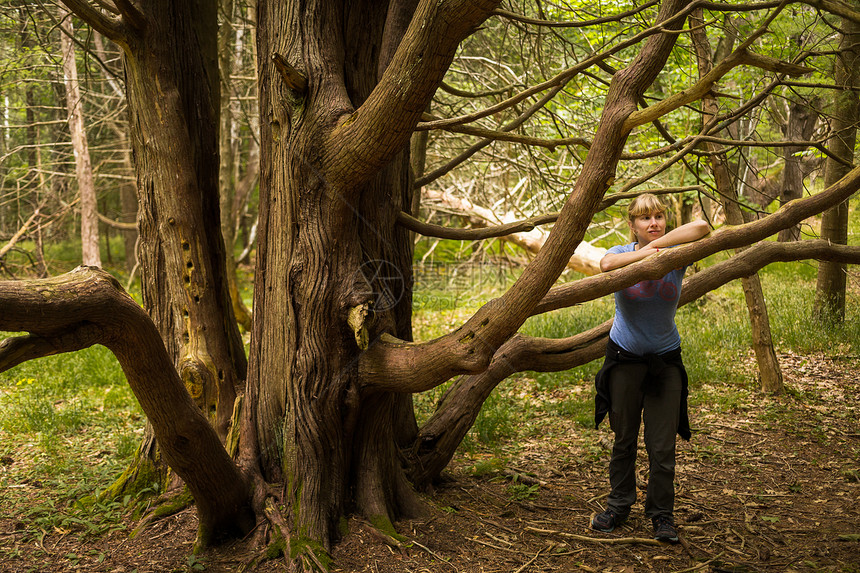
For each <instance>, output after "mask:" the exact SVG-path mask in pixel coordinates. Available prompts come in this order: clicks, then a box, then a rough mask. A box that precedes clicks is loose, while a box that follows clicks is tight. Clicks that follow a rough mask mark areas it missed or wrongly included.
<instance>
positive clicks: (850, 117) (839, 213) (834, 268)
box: [813, 2, 860, 322]
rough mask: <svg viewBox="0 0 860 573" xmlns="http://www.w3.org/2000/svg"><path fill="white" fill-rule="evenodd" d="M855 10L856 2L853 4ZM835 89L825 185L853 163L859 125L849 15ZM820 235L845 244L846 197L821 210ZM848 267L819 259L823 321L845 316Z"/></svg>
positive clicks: (858, 57) (859, 90)
mask: <svg viewBox="0 0 860 573" xmlns="http://www.w3.org/2000/svg"><path fill="white" fill-rule="evenodd" d="M852 7H853V8H854V9H855V10H856V9H857V8H858V5H857V3H856V2H854V3H853V4H852ZM833 79H834V83H835V84H836V91H835V92H834V94H833V100H834V101H833V113H832V115H833V118H832V120H831V139H830V142H829V144H828V149H829V151H830V155H829V156H828V158H827V161H826V164H825V169H824V184H825V185H827V184H829V183H832V182H834V181H838V180H839V179H840V178H841V177H843V176H844V175H845V173H847V170H848V169H849V166H850V165H852V164H853V162H854V153H855V147H856V139H857V125H858V124H860V99H858V94H860V25H858V23H857V22H856V21H853V20H851V19H848V18H844V19H843V20H842V29H841V33H840V41H839V50H838V52H837V55H836V61H835V65H834V71H833ZM821 237H822V238H823V239H826V240H828V241H830V242H832V243H834V244H837V245H847V244H848V200H846V201H844V202H843V203H840V204H839V205H837V206H835V207H833V208H831V209H828V210H827V211H825V212H824V215H823V217H822V220H821ZM846 272H847V267H846V266H845V265H841V264H839V263H833V262H822V263H821V264H820V265H819V267H818V285H817V286H816V289H815V304H814V309H813V312H815V313H816V314H817V315H818V316H820V317H822V318H823V319H826V320H833V321H836V322H841V321H843V320H844V319H845V286H846Z"/></svg>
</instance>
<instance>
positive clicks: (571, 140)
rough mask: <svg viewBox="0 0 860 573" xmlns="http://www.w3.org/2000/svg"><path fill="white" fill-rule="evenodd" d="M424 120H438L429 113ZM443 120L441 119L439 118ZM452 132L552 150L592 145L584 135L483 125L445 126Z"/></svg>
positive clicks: (587, 147) (423, 117)
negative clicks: (553, 134)
mask: <svg viewBox="0 0 860 573" xmlns="http://www.w3.org/2000/svg"><path fill="white" fill-rule="evenodd" d="M421 119H422V120H424V121H437V118H435V117H433V116H432V115H430V114H429V113H425V114H424V115H423V116H422V117H421ZM438 121H441V120H438ZM443 129H444V130H445V131H450V132H451V133H462V134H465V135H474V136H476V137H483V138H486V139H491V140H495V141H510V142H512V143H522V144H525V145H535V146H537V147H545V148H547V149H549V150H550V151H552V150H554V149H555V148H556V147H558V146H559V145H579V146H580V147H584V148H585V149H589V148H590V147H591V142H590V141H589V140H587V139H585V138H584V137H562V138H560V139H546V138H542V137H532V136H530V135H522V134H520V133H510V132H508V131H500V130H496V129H486V128H483V127H475V126H464V125H452V126H449V127H445V128H443Z"/></svg>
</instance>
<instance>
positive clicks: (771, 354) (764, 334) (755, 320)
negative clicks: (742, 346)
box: [690, 9, 784, 394]
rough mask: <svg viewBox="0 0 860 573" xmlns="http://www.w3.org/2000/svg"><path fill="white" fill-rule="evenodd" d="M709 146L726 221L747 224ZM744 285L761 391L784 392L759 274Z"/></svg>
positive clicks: (709, 101)
mask: <svg viewBox="0 0 860 573" xmlns="http://www.w3.org/2000/svg"><path fill="white" fill-rule="evenodd" d="M693 14H694V15H693V16H691V17H690V24H691V26H690V28H691V30H692V31H691V37H692V39H693V46H694V49H695V51H696V59H697V61H698V65H699V77H702V76H704V75H705V74H707V73H708V72H709V71H710V70H711V68H712V67H713V60H712V56H711V51H710V47H709V43H708V38H707V35H706V33H705V30H704V28H703V27H701V25H702V24H703V23H704V20H703V18H702V11H701V9H697V10H696V11H694V13H693ZM702 105H703V110H704V112H705V123H707V121H708V120H709V119H710V118H712V117H714V116H715V115H717V113H718V107H717V102H716V98H715V97H714V96H713V95H710V94H708V95H706V96H705V97H704V98H703V100H702ZM706 145H707V149H708V151H709V152H710V160H711V170H712V171H713V174H714V180H715V183H716V187H717V189H718V191H719V192H720V195H721V196H722V202H723V208H724V210H725V214H726V222H727V223H728V224H730V225H741V224H743V223H744V222H745V220H744V213H743V211H742V210H741V208H740V204H739V203H738V194H737V191H736V189H735V186H734V184H733V182H732V177H731V174H730V172H729V167H728V158H727V156H726V154H725V153H724V152H723V149H722V146H721V145H719V144H716V143H708V144H706ZM741 284H742V286H743V291H744V298H745V299H746V303H747V309H748V310H749V315H750V330H751V331H752V339H753V350H754V351H755V356H756V362H757V363H758V368H759V374H760V376H761V388H762V390H764V391H765V392H770V393H775V394H779V393H782V392H783V390H784V387H783V378H782V369H781V368H780V365H779V360H777V357H776V352H775V350H774V347H773V337H772V336H771V331H770V320H769V319H768V315H767V304H766V303H765V299H764V293H763V292H762V288H761V281H760V280H759V277H758V274H757V273H756V274H753V275H750V276H749V277H746V278H744V279H741Z"/></svg>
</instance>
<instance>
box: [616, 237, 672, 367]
mask: <svg viewBox="0 0 860 573" xmlns="http://www.w3.org/2000/svg"><path fill="white" fill-rule="evenodd" d="M635 248H636V243H630V244H629V245H615V246H614V247H611V248H610V249H609V250H608V251H607V253H612V254H619V253H629V252H630V251H633V250H635ZM686 270H687V268H686V267H684V268H681V269H676V270H674V271H670V272H669V273H668V274H667V275H666V276H664V277H663V278H662V279H659V280H655V281H642V282H640V283H637V284H635V285H633V286H631V287H627V288H626V289H623V290H620V291H618V292H616V293H615V321H614V322H613V323H612V329H611V330H610V331H609V338H611V339H612V340H614V341H615V343H616V344H618V345H619V346H620V347H621V348H623V349H624V350H626V351H627V352H632V353H633V354H638V355H639V356H644V355H646V354H662V353H664V352H669V351H670V350H675V349H677V348H679V347H680V346H681V336H680V335H679V334H678V328H677V327H676V326H675V311H676V310H677V308H678V299H679V298H680V297H681V282H682V281H683V280H684V271H686Z"/></svg>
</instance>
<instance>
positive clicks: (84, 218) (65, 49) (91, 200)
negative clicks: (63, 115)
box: [60, 10, 102, 267]
mask: <svg viewBox="0 0 860 573" xmlns="http://www.w3.org/2000/svg"><path fill="white" fill-rule="evenodd" d="M60 18H61V19H62V23H61V24H60V45H61V48H62V53H63V80H64V83H65V86H66V106H67V108H68V113H69V130H70V131H71V134H72V147H73V149H74V152H75V172H76V174H77V181H78V190H79V192H80V197H81V251H82V253H83V263H84V264H85V265H91V266H95V267H100V266H101V264H102V261H101V255H100V254H99V220H98V204H97V201H96V188H95V181H94V179H93V168H92V164H91V163H90V150H89V145H88V144H87V132H86V130H85V129H84V116H83V100H82V99H81V90H80V85H79V83H78V66H77V62H76V61H75V43H74V41H73V40H72V38H73V37H74V34H75V29H74V25H73V24H72V18H71V15H70V14H69V13H68V12H67V11H66V10H61V11H60Z"/></svg>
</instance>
